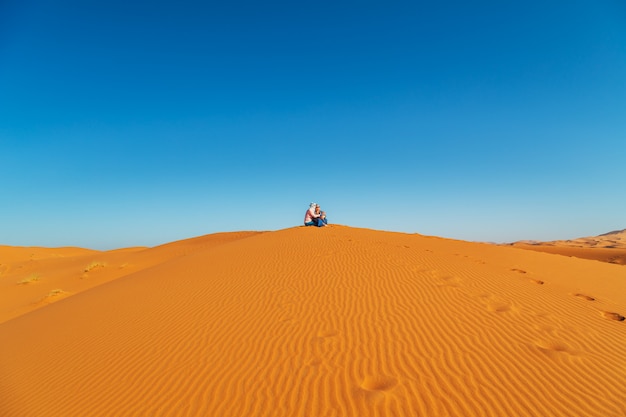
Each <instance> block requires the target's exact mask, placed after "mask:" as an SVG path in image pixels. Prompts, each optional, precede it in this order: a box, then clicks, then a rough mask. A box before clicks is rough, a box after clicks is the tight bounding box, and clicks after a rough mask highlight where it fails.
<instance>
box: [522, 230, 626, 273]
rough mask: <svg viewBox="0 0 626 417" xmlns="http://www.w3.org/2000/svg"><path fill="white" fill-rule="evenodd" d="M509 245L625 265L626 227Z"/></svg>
mask: <svg viewBox="0 0 626 417" xmlns="http://www.w3.org/2000/svg"><path fill="white" fill-rule="evenodd" d="M511 246H514V247H516V248H520V249H529V250H534V251H537V252H546V253H554V254H557V255H564V256H575V257H577V258H583V259H593V260H596V261H600V262H608V263H613V264H618V265H626V229H624V230H615V231H613V232H609V233H604V234H602V235H599V236H589V237H581V238H578V239H570V240H553V241H549V242H540V241H520V242H515V243H512V244H511Z"/></svg>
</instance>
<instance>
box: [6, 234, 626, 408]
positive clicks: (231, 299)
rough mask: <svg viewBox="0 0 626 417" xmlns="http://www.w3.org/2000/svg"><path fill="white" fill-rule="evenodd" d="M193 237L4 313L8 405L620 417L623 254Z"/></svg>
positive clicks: (380, 237) (382, 237) (625, 308)
mask: <svg viewBox="0 0 626 417" xmlns="http://www.w3.org/2000/svg"><path fill="white" fill-rule="evenodd" d="M197 239H198V240H194V241H193V242H191V241H190V242H185V241H182V242H178V243H173V244H171V245H169V246H167V245H164V246H162V247H159V248H158V252H153V253H152V255H150V252H151V250H149V249H146V250H138V251H131V252H129V253H126V254H124V256H127V257H129V258H132V257H140V256H145V257H146V259H144V260H143V263H141V266H142V268H141V269H140V268H139V267H138V268H137V269H136V270H134V271H131V272H130V273H128V274H125V275H123V276H117V277H116V278H114V279H111V280H109V281H108V282H104V283H101V284H99V285H97V286H94V287H92V288H88V289H85V290H83V291H81V292H80V293H76V294H74V295H71V296H68V297H66V298H65V299H63V300H60V301H58V302H55V303H53V304H50V305H47V306H45V307H43V308H38V309H35V310H32V311H30V312H28V313H26V314H22V315H20V316H17V317H14V318H12V319H9V320H7V321H5V322H4V323H2V324H0V337H1V339H2V340H3V343H2V344H1V345H0V370H1V372H2V375H3V377H2V381H1V382H0V400H1V401H0V404H2V405H0V414H2V415H6V416H16V417H17V416H20V417H29V416H50V415H52V416H105V415H121V416H144V415H167V416H201V415H207V416H208V415H216V416H217V415H222V416H243V415H246V416H357V415H359V416H415V415H428V416H431V415H432V416H436V415H446V416H468V415H472V416H502V415H515V416H539V415H541V416H624V415H626V406H624V404H626V393H625V392H624V390H623V384H624V381H626V346H625V345H624V343H623V341H624V340H626V337H625V336H626V322H624V321H619V318H620V317H622V318H623V315H624V314H625V313H626V291H625V290H626V274H625V272H624V269H623V268H622V267H621V266H619V265H611V264H608V263H598V262H592V261H588V260H583V259H576V258H567V257H562V256H554V255H550V254H546V253H538V252H533V251H520V250H517V249H515V248H511V247H504V246H495V245H488V244H479V243H470V242H463V241H454V240H448V239H442V238H436V237H427V236H421V235H410V234H402V233H392V232H383V231H375V230H369V229H357V228H351V227H345V226H333V227H328V228H322V229H318V228H304V227H296V228H291V229H284V230H280V231H276V232H264V233H257V234H250V233H244V234H241V235H229V234H224V235H223V236H221V238H220V237H219V236H218V237H216V236H214V235H209V236H206V237H201V238H197ZM155 249H157V248H154V249H153V250H155ZM155 253H158V255H155ZM141 254H143V255H141ZM156 258H158V259H156ZM103 259H104V258H103ZM109 262H113V261H109ZM119 262H121V260H120V261H119ZM136 262H137V265H139V264H140V262H139V261H136ZM76 265H82V259H80V262H79V261H77V262H76ZM103 270H106V268H103ZM66 279H69V278H66Z"/></svg>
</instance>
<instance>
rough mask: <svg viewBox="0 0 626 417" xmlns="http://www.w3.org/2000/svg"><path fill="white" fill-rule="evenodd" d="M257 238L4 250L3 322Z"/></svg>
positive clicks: (0, 272) (0, 276) (0, 267)
mask: <svg viewBox="0 0 626 417" xmlns="http://www.w3.org/2000/svg"><path fill="white" fill-rule="evenodd" d="M257 233H259V232H237V233H217V234H213V235H210V236H201V237H197V238H192V239H186V240H183V241H178V242H172V243H168V244H165V245H162V246H157V247H155V248H150V249H146V248H125V249H117V250H112V251H107V252H100V251H94V250H88V249H80V248H28V247H26V248H23V247H8V246H0V262H1V263H0V323H2V322H4V321H6V320H8V319H11V318H14V317H17V316H19V315H21V314H24V313H26V312H29V311H32V310H35V309H37V308H40V307H43V306H45V305H48V304H50V303H53V302H56V301H59V300H61V299H63V298H65V297H67V296H69V295H73V294H77V293H79V292H82V291H85V290H87V289H90V288H93V287H95V286H98V285H101V284H103V283H105V282H108V281H111V280H114V279H117V278H120V277H122V276H125V275H128V274H130V273H133V272H136V271H140V270H143V269H145V268H148V267H152V266H155V265H158V264H160V263H163V262H165V261H168V260H170V259H172V258H176V257H179V256H185V255H186V254H187V253H190V252H193V251H194V250H197V249H201V248H208V247H211V246H214V245H219V244H222V243H224V242H228V241H231V240H236V239H241V238H244V237H247V236H253V235H255V234H257Z"/></svg>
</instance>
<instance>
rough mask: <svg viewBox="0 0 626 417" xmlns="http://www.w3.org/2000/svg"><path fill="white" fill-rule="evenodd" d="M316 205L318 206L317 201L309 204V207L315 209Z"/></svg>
mask: <svg viewBox="0 0 626 417" xmlns="http://www.w3.org/2000/svg"><path fill="white" fill-rule="evenodd" d="M315 206H317V204H315V203H311V204H309V208H312V209H314V208H315Z"/></svg>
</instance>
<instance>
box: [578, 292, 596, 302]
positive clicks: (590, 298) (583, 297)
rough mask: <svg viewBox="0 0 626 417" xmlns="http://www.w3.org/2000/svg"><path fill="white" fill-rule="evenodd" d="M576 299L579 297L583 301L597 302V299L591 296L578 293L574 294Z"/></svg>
mask: <svg viewBox="0 0 626 417" xmlns="http://www.w3.org/2000/svg"><path fill="white" fill-rule="evenodd" d="M574 297H578V298H582V299H583V300H587V301H595V300H596V299H595V298H593V297H591V296H589V295H585V294H580V293H576V294H574Z"/></svg>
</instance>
